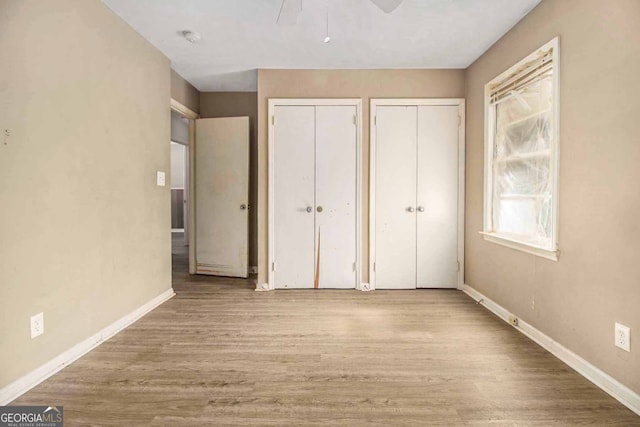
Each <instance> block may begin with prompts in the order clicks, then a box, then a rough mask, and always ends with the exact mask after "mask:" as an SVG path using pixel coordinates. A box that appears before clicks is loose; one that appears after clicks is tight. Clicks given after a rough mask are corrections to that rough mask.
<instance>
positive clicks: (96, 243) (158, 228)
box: [0, 0, 171, 387]
mask: <svg viewBox="0 0 640 427" xmlns="http://www.w3.org/2000/svg"><path fill="white" fill-rule="evenodd" d="M0 10H2V14H0V29H1V30H0V32H1V33H2V35H1V36H0V57H1V58H4V59H5V60H3V61H2V66H0V128H2V129H10V130H11V132H12V135H11V136H10V137H9V138H7V139H6V145H5V144H3V143H2V141H0V207H1V208H0V313H1V314H0V316H1V317H0V319H1V320H0V337H1V338H0V367H1V368H0V387H2V386H5V385H7V384H8V383H10V382H12V381H14V380H16V379H17V378H19V377H20V376H22V375H25V374H26V373H28V372H29V371H31V370H33V369H34V368H36V367H38V366H40V365H41V364H43V363H45V362H48V361H49V360H51V359H52V358H53V357H55V356H57V355H58V354H60V353H62V352H63V351H65V350H67V349H69V348H71V347H72V346H74V345H75V344H78V343H79V342H81V341H82V340H84V339H86V338H88V337H90V336H91V335H93V334H95V333H96V332H98V331H99V330H100V329H102V328H104V327H105V326H107V325H109V324H111V323H113V322H114V321H116V320H117V319H119V318H121V317H122V316H124V315H126V314H128V313H130V312H131V311H133V310H134V309H136V308H138V307H140V306H141V305H143V304H144V303H146V302H148V301H149V300H151V299H152V298H154V297H156V296H158V295H160V294H161V293H162V292H164V291H166V290H168V289H169V288H170V287H171V256H170V253H171V241H170V233H169V230H170V206H169V200H170V199H169V186H167V187H164V188H161V187H157V186H156V185H155V173H156V170H164V171H167V172H168V170H169V97H170V76H169V61H168V60H167V58H165V57H164V56H163V55H162V54H161V53H160V52H159V51H157V50H156V49H155V48H153V47H152V46H151V45H150V44H149V43H148V42H147V41H145V40H144V39H143V38H142V37H140V36H139V35H138V34H137V33H136V32H135V31H134V30H132V29H131V28H130V27H129V26H128V25H127V24H126V23H125V22H124V21H122V20H121V19H120V18H118V17H117V16H116V15H114V14H113V13H112V12H111V11H110V10H109V9H107V8H106V7H105V5H104V4H102V3H101V2H100V1H98V0H91V1H88V0H57V1H55V2H49V1H44V2H43V1H37V0H0ZM6 59H10V60H6ZM0 138H1V137H0ZM41 311H42V312H44V320H45V328H44V329H45V333H44V335H42V336H40V337H37V338H36V339H33V340H31V339H30V336H29V319H30V316H32V315H34V314H36V313H38V312H41Z"/></svg>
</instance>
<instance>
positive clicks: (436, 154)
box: [417, 106, 458, 288]
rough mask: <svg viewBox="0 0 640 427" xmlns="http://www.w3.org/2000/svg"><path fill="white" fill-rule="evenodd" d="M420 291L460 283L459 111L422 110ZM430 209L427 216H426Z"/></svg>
mask: <svg viewBox="0 0 640 427" xmlns="http://www.w3.org/2000/svg"><path fill="white" fill-rule="evenodd" d="M417 190H418V192H417V195H418V197H417V205H418V213H417V223H418V251H417V287H419V288H455V287H457V277H458V273H457V272H458V266H457V261H458V107H457V106H420V107H418V189H417ZM423 209H424V210H423Z"/></svg>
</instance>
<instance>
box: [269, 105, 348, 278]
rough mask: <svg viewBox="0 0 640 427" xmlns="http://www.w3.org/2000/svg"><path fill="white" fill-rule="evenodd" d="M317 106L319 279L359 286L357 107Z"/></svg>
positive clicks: (317, 265)
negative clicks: (357, 280)
mask: <svg viewBox="0 0 640 427" xmlns="http://www.w3.org/2000/svg"><path fill="white" fill-rule="evenodd" d="M315 108H316V147H315V158H316V214H315V215H316V268H318V267H319V270H318V271H317V272H316V278H317V284H318V287H319V288H344V289H353V288H355V285H356V264H357V260H356V257H357V241H356V239H357V234H356V224H357V221H356V214H357V210H356V205H357V188H356V185H357V176H356V173H357V167H356V166H357V155H358V153H357V125H356V114H357V111H356V107H355V106H353V105H349V106H333V105H332V106H316V107H315ZM276 141H277V140H276Z"/></svg>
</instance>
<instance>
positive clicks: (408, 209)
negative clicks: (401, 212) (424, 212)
mask: <svg viewBox="0 0 640 427" xmlns="http://www.w3.org/2000/svg"><path fill="white" fill-rule="evenodd" d="M415 211H416V209H415V208H414V207H413V206H409V207H408V208H407V212H415Z"/></svg>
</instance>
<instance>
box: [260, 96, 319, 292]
mask: <svg viewBox="0 0 640 427" xmlns="http://www.w3.org/2000/svg"><path fill="white" fill-rule="evenodd" d="M274 117H275V125H274V144H275V145H274V158H273V163H274V164H273V167H274V174H273V177H274V195H273V197H274V218H273V222H274V224H273V226H274V263H275V269H274V281H275V287H276V288H313V286H314V272H315V259H314V254H315V248H314V247H315V235H314V234H315V205H316V204H315V155H314V151H315V148H314V145H315V107H314V106H277V107H275V110H274ZM270 267H273V266H270Z"/></svg>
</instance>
